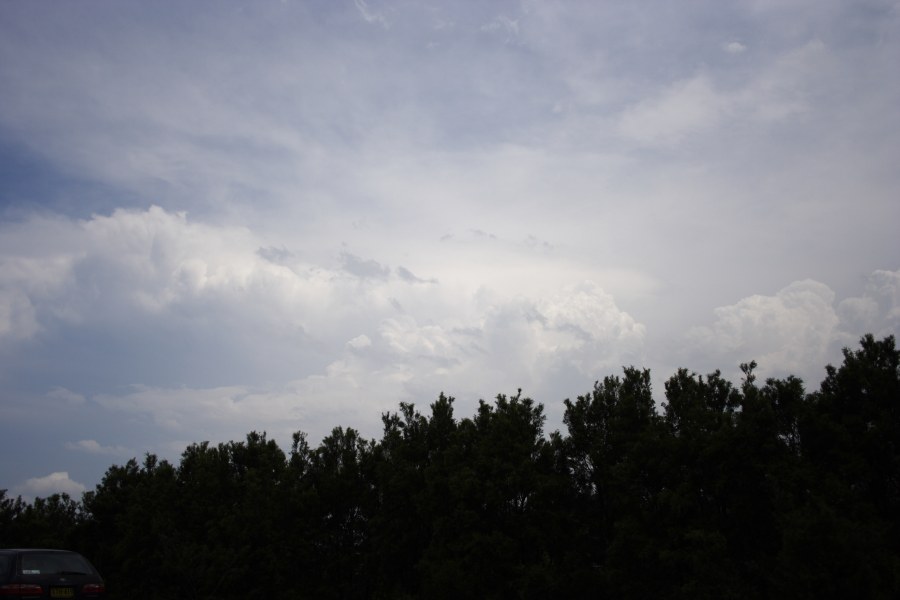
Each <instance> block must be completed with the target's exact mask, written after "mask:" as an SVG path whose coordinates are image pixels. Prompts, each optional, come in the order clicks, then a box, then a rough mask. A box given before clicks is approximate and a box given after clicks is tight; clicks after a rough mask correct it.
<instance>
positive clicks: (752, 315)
mask: <svg viewBox="0 0 900 600" xmlns="http://www.w3.org/2000/svg"><path fill="white" fill-rule="evenodd" d="M898 299H900V271H881V270H879V271H875V272H874V273H873V274H872V275H871V276H870V277H869V283H868V285H867V286H866V290H865V293H864V295H862V296H854V297H850V298H846V299H844V300H842V301H840V302H839V303H837V304H835V293H834V291H833V290H832V289H831V288H829V287H828V286H827V285H825V284H823V283H820V282H818V281H813V280H804V281H796V282H794V283H791V284H790V285H788V286H787V287H785V288H783V289H781V290H780V291H778V292H777V293H776V294H775V295H774V296H763V295H754V296H750V297H747V298H744V299H743V300H740V301H739V302H737V303H736V304H732V305H729V306H721V307H719V308H716V309H715V311H714V314H715V317H716V318H715V322H714V323H713V324H712V325H711V326H699V327H694V328H692V329H691V330H690V331H689V332H688V334H687V342H688V347H689V348H690V351H691V352H693V353H694V356H696V357H697V358H698V359H699V360H701V361H703V362H704V363H705V364H707V365H715V366H717V367H719V368H723V369H732V370H733V369H734V367H735V366H736V365H737V364H738V363H739V362H744V361H749V360H756V361H757V362H758V363H759V365H760V369H761V372H762V373H767V374H773V375H777V376H783V375H787V374H794V375H798V376H800V377H803V378H804V379H806V380H807V381H809V382H810V383H812V384H816V383H818V379H819V378H820V377H821V374H822V373H823V371H822V369H823V367H824V366H825V364H826V363H828V362H839V361H840V348H842V347H848V346H849V347H851V348H852V347H855V346H856V345H857V344H858V342H859V339H860V337H861V336H862V335H864V334H866V333H872V334H874V335H876V336H878V337H883V336H886V335H897V334H898V333H900V319H897V314H898V312H900V311H898V306H900V302H898Z"/></svg>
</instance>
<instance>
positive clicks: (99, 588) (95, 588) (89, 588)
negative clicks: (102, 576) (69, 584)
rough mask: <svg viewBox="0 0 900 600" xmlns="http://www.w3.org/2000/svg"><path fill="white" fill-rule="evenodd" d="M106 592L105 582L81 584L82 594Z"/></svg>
mask: <svg viewBox="0 0 900 600" xmlns="http://www.w3.org/2000/svg"><path fill="white" fill-rule="evenodd" d="M104 592H106V584H103V583H86V584H84V585H83V586H81V593H82V594H102V593H104Z"/></svg>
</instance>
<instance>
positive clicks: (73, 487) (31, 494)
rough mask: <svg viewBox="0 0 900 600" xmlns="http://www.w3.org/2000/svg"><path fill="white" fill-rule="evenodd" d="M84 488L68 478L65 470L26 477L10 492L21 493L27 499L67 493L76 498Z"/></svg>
mask: <svg viewBox="0 0 900 600" xmlns="http://www.w3.org/2000/svg"><path fill="white" fill-rule="evenodd" d="M86 489H87V487H85V485H84V484H82V483H78V482H77V481H73V480H72V479H70V478H69V473H68V472H67V471H59V472H56V473H50V474H49V475H45V476H44V477H33V478H31V479H28V480H27V481H25V482H24V483H21V484H19V485H16V486H14V487H13V488H12V492H13V494H14V495H21V496H23V497H25V498H27V499H33V498H35V497H41V498H46V497H48V496H52V495H53V494H69V495H70V496H72V497H73V498H75V499H78V498H79V497H80V495H81V494H82V493H83V492H84V491H85V490H86Z"/></svg>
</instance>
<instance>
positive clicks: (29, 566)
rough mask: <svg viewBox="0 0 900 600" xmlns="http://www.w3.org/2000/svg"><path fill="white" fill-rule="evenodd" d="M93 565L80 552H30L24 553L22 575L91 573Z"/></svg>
mask: <svg viewBox="0 0 900 600" xmlns="http://www.w3.org/2000/svg"><path fill="white" fill-rule="evenodd" d="M90 572H91V567H90V565H89V564H88V563H87V561H85V560H84V559H83V558H82V557H81V556H79V555H78V554H66V553H62V552H46V553H42V552H29V553H28V554H23V555H22V575H46V574H48V573H70V574H73V575H74V574H77V573H82V574H85V575H86V574H89V573H90Z"/></svg>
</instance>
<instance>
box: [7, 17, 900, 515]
mask: <svg viewBox="0 0 900 600" xmlns="http://www.w3.org/2000/svg"><path fill="white" fill-rule="evenodd" d="M898 60H900V3H898V2H896V1H890V0H859V1H853V2H849V1H834V0H777V1H775V0H755V1H751V0H747V1H741V2H718V1H714V0H709V1H705V0H697V1H690V2H679V3H672V2H667V1H662V0H660V1H648V2H632V1H627V2H625V1H623V2H618V1H614V0H610V1H604V2H596V1H593V0H591V1H583V2H579V1H577V0H573V1H565V2H562V1H559V2H553V1H540V2H539V1H531V0H522V1H512V0H509V1H507V0H502V1H463V2H452V3H451V2H436V1H435V2H429V1H427V0H417V1H411V0H383V1H381V0H329V1H325V0H305V1H294V0H284V1H267V0H259V1H257V2H230V1H227V0H226V1H215V2H212V1H202V0H201V1H197V2H176V1H169V0H160V1H154V2H143V1H128V0H115V1H112V0H110V1H96V0H79V1H77V2H50V1H44V0H35V1H32V2H3V3H0V489H7V490H9V492H8V493H9V494H10V495H13V496H15V495H22V496H23V497H25V498H34V497H37V496H47V495H49V494H52V493H56V492H66V493H69V494H71V495H73V496H74V497H76V498H78V497H80V494H81V492H83V491H85V490H90V489H93V487H94V486H95V485H96V484H97V483H98V482H99V481H100V480H101V478H102V477H103V474H104V472H105V471H106V469H107V468H109V467H110V466H111V465H113V464H124V463H125V462H126V461H127V460H129V459H130V458H132V457H136V458H137V459H138V460H139V461H140V460H142V457H143V456H144V455H145V454H146V453H148V452H149V453H154V454H156V455H158V456H159V457H161V458H166V459H168V460H170V461H173V462H176V463H177V461H178V460H179V457H180V454H181V452H182V451H183V450H184V449H185V447H186V446H187V445H188V444H191V443H194V442H200V441H210V442H212V443H220V442H227V441H229V440H242V439H244V437H245V436H246V434H247V433H249V432H251V431H265V432H267V434H268V436H269V438H270V439H275V440H276V441H277V442H278V443H279V444H280V445H281V446H282V448H284V449H287V448H288V447H289V445H290V441H291V435H292V433H294V432H296V431H302V432H304V433H306V434H307V435H308V438H309V441H310V442H311V443H312V444H313V445H317V444H318V443H319V441H321V439H322V438H323V436H325V435H327V434H328V433H329V432H330V431H331V429H332V428H333V427H336V426H344V427H353V428H355V429H357V430H359V431H360V432H361V433H362V435H364V436H365V437H367V438H375V439H380V435H381V431H382V430H381V415H382V413H384V412H386V411H393V410H397V408H398V406H399V403H400V402H412V403H415V404H416V406H417V407H418V408H419V409H420V410H422V411H423V412H424V413H426V414H428V405H429V404H430V403H432V402H433V401H434V400H435V399H436V398H437V397H438V395H439V394H440V393H441V392H444V393H446V394H447V395H450V396H453V397H455V398H456V401H455V404H454V406H455V410H456V415H457V417H459V418H463V417H468V416H472V415H473V414H474V411H475V407H476V406H477V403H478V400H479V399H484V400H487V401H490V400H491V399H492V398H494V397H495V396H496V395H497V394H500V393H503V394H508V395H513V394H515V393H517V390H518V389H520V388H521V389H522V393H523V395H525V396H528V397H531V398H533V399H535V400H536V401H537V402H540V403H542V404H543V405H544V407H545V413H546V415H547V424H546V430H547V431H552V430H555V429H562V428H563V425H562V414H563V400H564V399H565V398H573V399H574V398H575V397H576V396H578V395H580V394H585V393H588V392H589V391H590V390H591V388H592V386H593V384H594V382H595V381H597V380H599V379H602V378H604V377H606V376H608V375H616V374H621V370H622V367H623V366H628V365H633V366H636V367H640V368H649V369H651V372H652V374H653V385H654V394H655V397H656V399H657V401H658V402H660V403H661V402H664V381H665V380H666V379H667V378H668V377H669V376H671V375H672V374H673V373H674V372H675V370H676V369H678V368H679V367H684V368H688V369H690V370H692V371H695V372H697V373H700V374H706V373H709V372H712V371H713V370H715V369H721V371H722V373H723V375H725V376H726V377H727V378H729V379H730V380H731V381H733V382H735V383H737V382H739V376H740V373H739V368H738V365H739V364H740V363H742V362H747V361H750V360H756V361H757V363H758V364H759V367H758V369H757V375H758V377H759V379H760V380H765V378H767V377H784V376H787V375H789V374H793V375H796V376H798V377H801V378H802V379H803V380H804V382H806V387H807V389H808V390H814V389H816V388H817V387H818V385H819V383H820V382H821V380H822V379H823V377H824V375H825V369H824V367H825V365H826V364H829V363H832V364H839V363H840V361H841V348H843V347H848V346H849V347H855V346H857V344H858V341H859V339H860V337H861V336H862V335H863V334H865V333H872V334H875V335H876V336H878V337H883V336H886V335H897V334H898V333H900V236H898V229H900V169H898V163H900V110H898V108H897V107H900V70H898V69H897V64H898Z"/></svg>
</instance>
